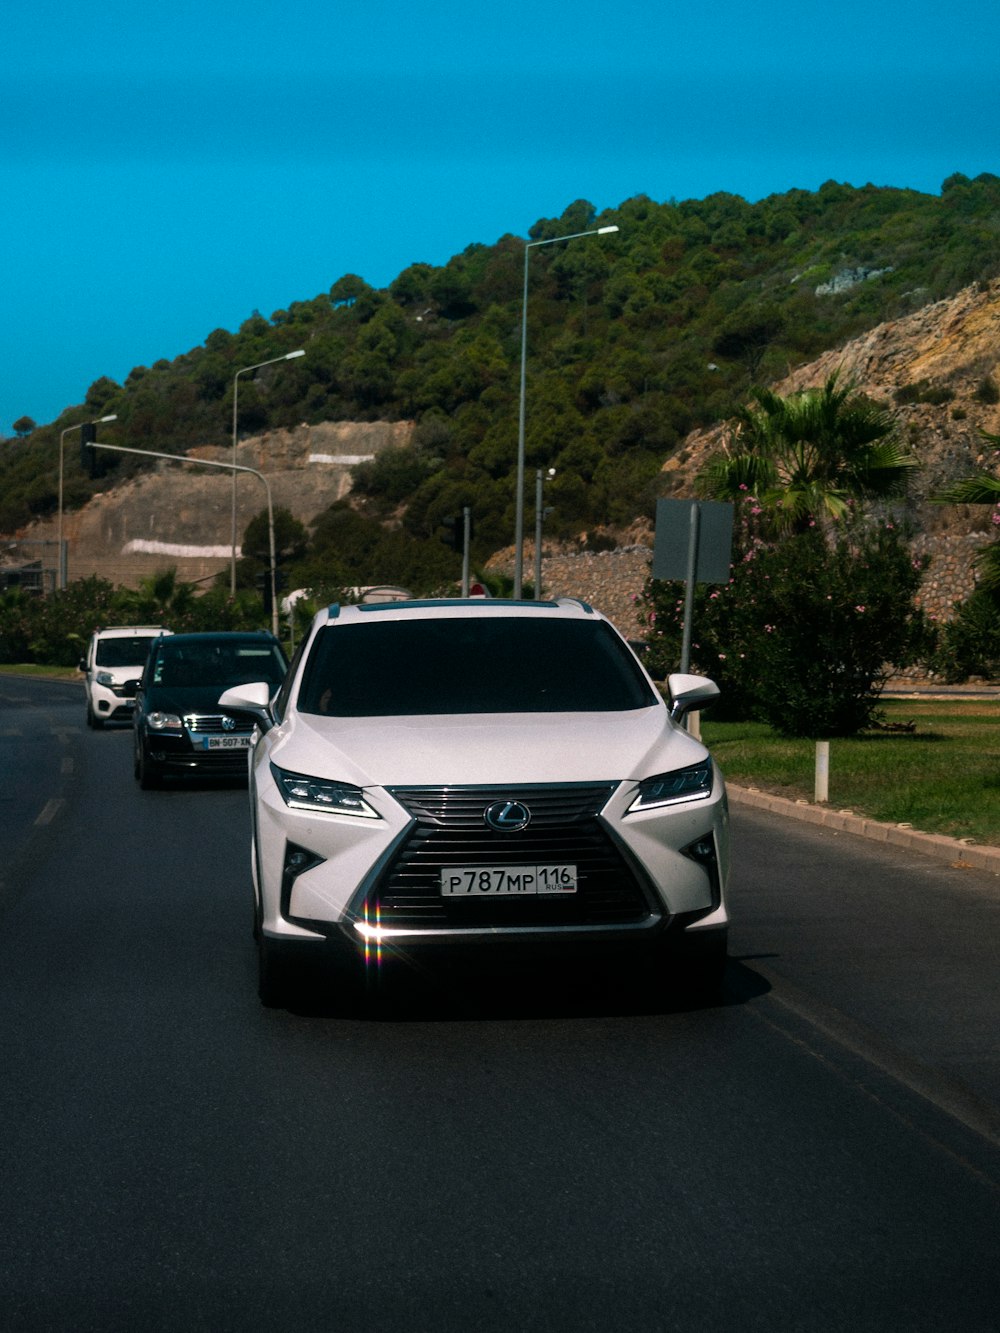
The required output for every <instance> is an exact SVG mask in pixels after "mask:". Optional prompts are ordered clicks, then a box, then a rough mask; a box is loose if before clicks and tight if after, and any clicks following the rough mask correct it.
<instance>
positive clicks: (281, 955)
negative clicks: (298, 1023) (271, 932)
mask: <svg viewBox="0 0 1000 1333" xmlns="http://www.w3.org/2000/svg"><path fill="white" fill-rule="evenodd" d="M301 992H302V974H301V972H300V971H299V970H298V968H296V967H294V966H293V963H292V960H291V959H290V958H289V957H288V954H287V953H285V952H284V951H283V950H282V949H281V947H280V946H279V945H277V944H275V942H274V941H273V940H269V939H268V937H267V936H266V935H265V934H264V932H263V930H261V929H260V927H259V925H258V927H257V995H258V996H259V998H260V1002H261V1004H262V1005H263V1006H264V1008H265V1009H287V1008H288V1006H289V1005H290V1004H292V1003H294V1001H295V1000H296V998H297V997H298V996H299V995H300V994H301Z"/></svg>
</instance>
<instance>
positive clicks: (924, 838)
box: [726, 783, 1000, 875]
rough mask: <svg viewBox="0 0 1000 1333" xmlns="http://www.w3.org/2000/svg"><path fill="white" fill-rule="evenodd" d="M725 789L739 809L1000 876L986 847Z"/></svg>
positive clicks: (996, 858)
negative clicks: (744, 807)
mask: <svg viewBox="0 0 1000 1333" xmlns="http://www.w3.org/2000/svg"><path fill="white" fill-rule="evenodd" d="M726 785H727V787H728V789H729V797H730V800H732V801H733V802H734V803H736V804H739V805H747V806H752V807H754V808H755V809H757V810H770V811H771V813H772V814H776V815H785V816H786V817H788V818H790V819H798V820H801V821H802V822H803V823H806V824H819V825H821V826H822V827H824V828H829V829H836V830H837V831H838V832H841V833H855V834H857V835H858V836H859V837H862V838H869V839H870V840H871V841H873V842H881V843H887V844H889V845H891V846H895V847H905V848H906V849H907V850H908V851H913V852H923V853H924V855H926V856H933V857H935V858H936V859H937V860H939V861H948V862H949V863H950V864H952V865H962V866H969V867H971V868H972V869H975V870H987V871H990V872H991V873H992V874H994V875H1000V847H987V846H984V845H983V844H981V843H974V842H966V841H963V840H962V839H961V838H946V837H945V836H944V835H943V834H940V833H919V832H917V830H916V829H913V828H910V827H909V825H907V824H880V823H879V822H878V820H876V819H867V818H866V817H865V816H863V815H856V814H855V813H854V811H853V810H831V809H830V807H829V806H827V805H814V804H813V803H811V802H810V801H792V800H789V799H788V798H787V797H785V796H772V795H771V793H770V792H764V791H759V790H758V789H757V788H756V787H737V786H734V785H733V784H732V783H727V784H726Z"/></svg>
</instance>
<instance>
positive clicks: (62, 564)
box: [56, 412, 118, 592]
mask: <svg viewBox="0 0 1000 1333" xmlns="http://www.w3.org/2000/svg"><path fill="white" fill-rule="evenodd" d="M117 420H118V413H117V412H112V413H111V415H110V416H106V417H98V418H97V419H96V420H95V421H78V422H77V423H76V425H75V426H67V427H66V429H65V430H64V431H60V432H59V522H58V531H57V533H56V541H57V542H58V556H57V559H58V561H59V577H58V578H57V579H56V585H57V586H58V588H59V590H60V592H62V591H63V590H64V589H65V587H66V554H65V551H64V550H63V467H64V455H65V449H66V436H67V435H68V434H69V433H70V431H71V430H82V429H83V427H84V426H100V425H101V424H102V423H103V422H105V421H117Z"/></svg>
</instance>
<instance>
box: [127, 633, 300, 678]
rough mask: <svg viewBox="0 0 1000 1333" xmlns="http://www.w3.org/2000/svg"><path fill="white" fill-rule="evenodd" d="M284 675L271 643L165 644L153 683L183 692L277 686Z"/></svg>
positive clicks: (159, 652) (277, 651) (159, 655)
mask: <svg viewBox="0 0 1000 1333" xmlns="http://www.w3.org/2000/svg"><path fill="white" fill-rule="evenodd" d="M284 675H285V659H284V656H283V655H282V654H281V652H280V651H279V649H278V648H277V646H276V645H273V644H268V643H252V642H251V643H246V642H245V643H231V642H226V643H211V642H201V643H182V644H175V643H173V642H167V643H164V644H162V645H161V646H160V649H159V651H158V653H157V657H156V662H155V664H154V667H153V684H154V685H166V686H170V687H173V688H181V689H182V688H184V687H186V686H201V685H219V686H229V685H245V684H248V683H250V682H251V681H256V680H266V681H267V683H268V684H269V685H278V684H279V683H280V682H281V681H282V680H283V679H284Z"/></svg>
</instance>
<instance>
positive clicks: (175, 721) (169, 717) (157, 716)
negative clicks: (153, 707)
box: [146, 712, 184, 731]
mask: <svg viewBox="0 0 1000 1333" xmlns="http://www.w3.org/2000/svg"><path fill="white" fill-rule="evenodd" d="M146 726H147V727H149V729H150V731H183V730H184V723H183V722H182V721H181V720H180V718H179V717H178V716H177V714H176V713H160V712H156V713H149V714H148V715H147V717H146Z"/></svg>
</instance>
